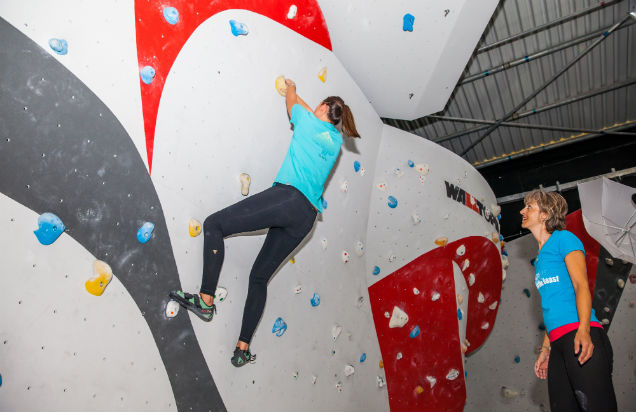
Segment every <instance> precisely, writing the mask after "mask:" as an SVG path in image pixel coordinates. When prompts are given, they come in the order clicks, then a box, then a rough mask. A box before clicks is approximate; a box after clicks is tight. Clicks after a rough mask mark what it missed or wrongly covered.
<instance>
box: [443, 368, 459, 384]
mask: <svg viewBox="0 0 636 412" xmlns="http://www.w3.org/2000/svg"><path fill="white" fill-rule="evenodd" d="M458 376H459V371H458V370H457V369H451V370H449V371H448V373H447V374H446V379H448V380H449V381H454V380H455V379H457V377H458Z"/></svg>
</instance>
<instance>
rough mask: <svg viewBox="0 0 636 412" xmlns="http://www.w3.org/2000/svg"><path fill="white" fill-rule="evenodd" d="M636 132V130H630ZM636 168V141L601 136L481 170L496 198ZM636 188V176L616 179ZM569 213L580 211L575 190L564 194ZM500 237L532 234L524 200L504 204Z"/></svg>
mask: <svg viewBox="0 0 636 412" xmlns="http://www.w3.org/2000/svg"><path fill="white" fill-rule="evenodd" d="M629 131H631V132H635V131H636V128H634V129H631V130H629ZM635 166H636V138H634V137H630V136H612V135H607V136H601V137H596V138H593V139H589V140H585V141H582V142H579V143H573V144H569V145H565V146H562V147H558V148H555V149H550V150H546V151H544V152H539V153H535V154H532V155H528V156H525V157H520V158H517V159H513V160H509V161H506V162H503V163H499V164H495V165H492V166H488V167H484V168H482V169H479V172H480V173H481V174H482V175H483V176H484V178H485V179H486V180H487V181H488V184H489V185H490V187H491V188H492V190H493V191H494V192H495V196H497V198H500V197H503V196H509V195H514V194H517V193H521V192H527V191H530V190H532V189H537V188H539V185H542V186H543V187H549V186H554V185H555V184H556V182H557V181H558V182H559V184H565V183H569V182H575V181H577V180H581V179H587V178H590V177H594V176H599V175H602V174H605V173H611V172H612V169H615V170H616V171H619V170H623V169H628V168H631V167H635ZM613 180H615V181H617V182H619V183H622V184H624V185H627V186H631V187H636V174H631V175H626V176H622V177H618V178H615V179H613ZM561 194H562V195H563V197H564V198H565V200H566V201H567V202H568V212H573V211H575V210H577V209H580V208H581V204H580V201H579V193H578V190H577V188H576V187H573V188H571V189H566V190H563V191H561ZM500 205H501V221H500V224H501V234H502V235H503V236H504V239H505V240H506V241H510V240H513V239H516V238H518V237H520V236H523V235H525V234H527V233H529V231H527V230H525V229H522V228H521V215H520V214H519V211H520V210H521V209H522V208H523V199H521V200H518V201H514V202H510V203H503V204H501V203H500Z"/></svg>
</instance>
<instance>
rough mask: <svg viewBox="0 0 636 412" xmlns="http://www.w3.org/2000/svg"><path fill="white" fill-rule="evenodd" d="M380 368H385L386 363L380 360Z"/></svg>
mask: <svg viewBox="0 0 636 412" xmlns="http://www.w3.org/2000/svg"><path fill="white" fill-rule="evenodd" d="M379 366H380V369H382V368H384V362H382V359H380V363H379Z"/></svg>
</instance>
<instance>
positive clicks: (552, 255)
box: [534, 230, 598, 332]
mask: <svg viewBox="0 0 636 412" xmlns="http://www.w3.org/2000/svg"><path fill="white" fill-rule="evenodd" d="M575 250H581V251H583V253H585V249H584V248H583V243H581V241H580V240H579V239H578V238H577V237H576V236H574V234H573V233H572V232H568V231H567V230H555V231H554V232H553V233H552V235H551V236H550V237H549V238H548V240H547V241H546V242H545V244H544V245H543V247H542V248H541V250H540V251H539V253H538V254H537V258H536V260H535V262H534V268H535V274H534V284H535V286H536V287H537V290H538V291H539V294H540V295H541V308H542V309H543V321H544V322H545V327H546V329H547V330H548V332H550V331H551V330H553V329H556V328H558V327H560V326H563V325H567V324H570V323H576V322H578V321H579V314H578V312H577V311H576V294H575V293H574V286H572V279H571V278H570V274H569V273H568V268H567V266H566V265H565V256H566V255H567V254H568V253H570V252H573V251H575ZM590 320H591V321H592V322H598V319H597V318H596V314H595V312H594V309H592V315H591V318H590Z"/></svg>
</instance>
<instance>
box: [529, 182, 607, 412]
mask: <svg viewBox="0 0 636 412" xmlns="http://www.w3.org/2000/svg"><path fill="white" fill-rule="evenodd" d="M524 202H525V207H524V208H523V209H522V210H521V216H522V219H521V226H522V227H524V228H526V229H529V230H530V232H532V235H533V236H534V238H535V239H536V240H537V242H538V243H539V251H538V253H537V257H536V259H535V263H534V266H535V277H534V282H535V285H536V287H537V289H538V291H539V294H540V295H541V308H542V310H543V320H544V323H545V326H546V334H545V337H544V339H543V344H542V346H541V351H540V353H539V357H538V358H537V360H536V362H535V364H534V371H535V374H536V375H537V377H538V378H540V379H546V378H547V379H548V394H549V396H550V408H551V410H553V411H616V397H615V394H614V386H613V384H612V362H613V353H612V345H611V344H610V341H609V339H608V338H607V335H606V333H605V331H604V330H603V327H602V325H601V324H600V322H599V321H598V319H597V318H596V315H595V313H594V309H592V297H591V295H590V289H589V286H588V279H587V271H586V266H585V251H584V249H583V244H582V243H581V241H580V240H579V239H578V238H577V237H576V236H574V234H572V233H571V232H568V231H567V230H564V229H565V215H566V213H567V208H568V207H567V203H566V202H565V199H564V198H563V197H562V196H561V195H560V194H558V193H556V192H549V193H548V192H544V191H542V190H535V191H533V192H531V193H530V194H528V195H527V196H526V197H525V199H524Z"/></svg>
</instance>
